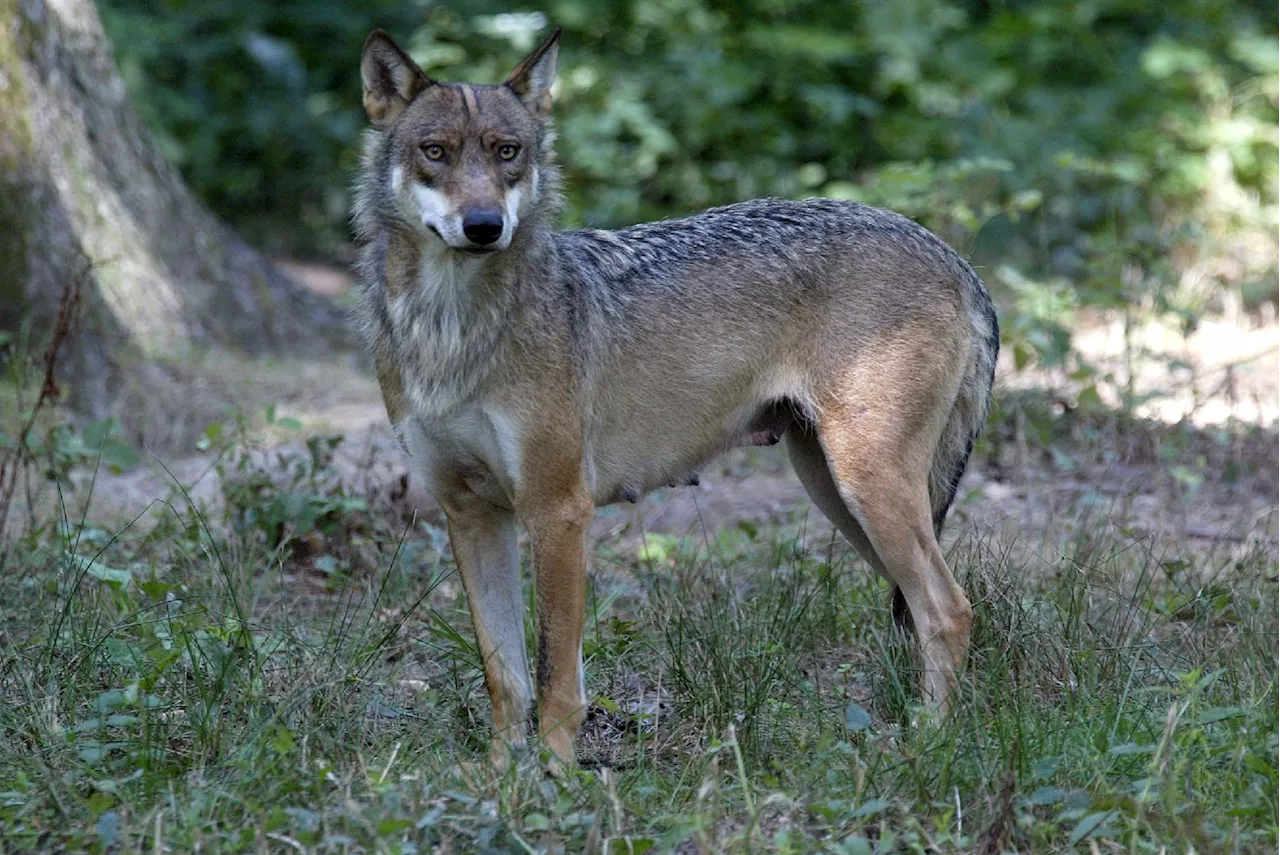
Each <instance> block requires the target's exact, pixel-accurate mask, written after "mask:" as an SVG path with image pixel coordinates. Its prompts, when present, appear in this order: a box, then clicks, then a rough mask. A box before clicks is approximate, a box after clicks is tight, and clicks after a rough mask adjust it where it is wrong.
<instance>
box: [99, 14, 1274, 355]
mask: <svg viewBox="0 0 1280 855" xmlns="http://www.w3.org/2000/svg"><path fill="white" fill-rule="evenodd" d="M103 11H104V18H105V21H106V24H107V27H108V30H109V32H110V33H111V35H112V36H113V38H114V41H115V44H116V48H117V53H118V55H119V58H120V62H121V65H122V67H123V69H124V72H125V76H126V80H127V81H128V83H129V86H130V88H131V91H132V92H133V93H134V95H135V100H136V102H137V103H138V104H139V106H140V108H141V109H142V111H143V113H144V115H145V116H146V118H147V119H148V121H149V123H150V124H151V126H152V127H153V128H154V129H155V130H156V131H157V133H158V134H159V135H160V137H161V139H162V140H163V141H164V144H165V149H166V151H167V152H168V153H169V155H170V156H171V157H172V158H173V159H174V160H175V161H176V162H177V163H178V164H179V165H180V166H181V168H182V169H183V172H184V175H185V176H186V177H187V178H188V180H189V181H190V182H191V183H192V184H193V186H194V187H195V188H196V190H197V192H198V193H200V195H201V196H202V197H203V198H205V199H206V200H207V201H208V202H209V203H210V204H211V205H213V207H214V208H215V209H216V210H217V211H218V212H219V213H221V214H222V215H224V216H225V217H227V218H228V219H229V220H230V221H232V222H233V223H235V224H236V225H237V226H239V227H240V228H242V229H245V230H247V231H248V232H250V234H251V235H252V236H253V237H255V238H257V239H259V240H262V241H264V242H268V243H271V242H274V241H277V240H279V239H283V240H285V241H286V242H289V243H294V244H297V243H298V242H301V243H303V244H310V245H313V246H315V245H324V244H327V245H333V244H334V242H335V241H338V242H340V241H341V238H342V236H343V235H344V234H345V212H346V199H347V186H348V182H349V180H350V178H351V175H352V173H353V171H354V169H355V166H356V149H357V137H358V134H359V131H360V129H361V128H362V127H364V126H365V124H366V123H365V120H364V117H363V114H362V111H361V108H360V85H359V79H358V67H357V66H358V62H357V59H358V55H359V50H360V44H361V40H362V39H363V37H364V35H365V34H366V32H367V31H368V30H369V29H370V28H371V27H372V26H375V25H379V26H384V27H386V28H388V29H389V30H391V31H392V32H393V33H394V34H395V35H396V37H397V38H398V39H399V40H400V41H401V42H402V43H404V44H405V45H406V46H407V48H408V49H409V51H410V52H411V53H412V54H413V56H414V57H415V58H416V59H417V60H419V62H420V63H421V64H422V65H423V67H424V68H425V69H426V70H427V72H428V73H430V74H433V75H437V76H439V77H441V79H445V80H452V79H474V80H483V81H497V80H500V79H501V78H502V76H503V75H505V73H506V72H507V71H508V70H509V68H510V67H511V66H512V65H513V64H514V63H515V62H516V61H517V60H518V59H519V57H520V56H521V55H522V52H523V51H526V50H528V49H529V48H530V47H531V46H532V45H533V43H534V40H535V39H536V38H537V37H538V36H539V35H540V33H541V31H542V30H543V29H544V28H545V27H546V26H547V25H548V24H550V23H554V24H558V25H561V26H563V27H564V28H565V33H566V34H565V40H564V47H563V50H562V61H561V76H560V81H559V87H558V91H557V97H558V101H559V106H558V107H557V114H558V116H559V119H560V129H561V140H562V142H561V152H562V158H561V159H562V161H563V163H564V165H565V167H566V172H567V178H568V182H567V184H568V189H569V207H568V217H567V218H568V221H569V222H570V223H574V224H577V223H586V224H591V225H596V226H617V225H623V224H627V223H631V222H635V221H638V220H643V219H651V218H658V217H666V216H672V215H678V214H683V213H688V212H690V211H693V210H696V209H699V208H702V207H705V206H709V205H714V204H719V203H726V202H730V201H735V200H739V199H743V198H747V197H754V196H761V195H781V196H797V195H813V194H821V195H829V196H837V197H847V198H855V199H861V200H864V201H867V202H871V203H874V204H878V205H883V206H887V207H890V208H894V209H897V210H899V211H901V212H903V213H905V214H907V215H909V216H912V217H915V218H917V219H919V220H921V221H922V222H924V223H925V224H926V225H928V226H930V227H932V228H934V229H936V230H938V231H939V232H941V233H942V234H943V235H944V236H945V237H947V238H948V239H949V240H951V241H952V242H953V243H954V244H955V245H956V246H957V247H958V248H960V249H961V250H962V251H965V252H971V253H972V255H973V256H974V257H975V258H976V259H977V261H978V262H979V263H980V264H984V265H985V264H989V263H999V264H1001V265H1004V267H1003V268H1002V270H1003V271H1004V272H1002V271H996V272H995V275H994V276H992V275H990V273H989V274H988V278H993V279H994V280H995V282H994V283H993V284H995V285H997V286H1002V285H1005V284H1006V283H1005V281H1004V280H1006V279H1009V280H1010V281H1009V282H1008V283H1007V285H1008V288H1009V289H1011V291H1012V292H1013V293H1012V294H1011V295H1010V296H1011V297H1012V303H1013V305H1012V308H1013V312H1012V314H1013V316H1014V317H1015V318H1016V319H1018V320H1019V321H1020V320H1022V319H1023V318H1024V316H1025V315H1027V314H1028V312H1029V310H1028V309H1027V308H1026V307H1025V306H1024V305H1023V304H1024V302H1025V301H1027V300H1028V299H1031V300H1038V299H1039V295H1040V294H1042V293H1043V294H1059V295H1062V296H1064V297H1066V298H1067V299H1066V300H1065V301H1063V302H1061V304H1060V305H1058V306H1056V307H1055V309H1054V311H1055V312H1056V313H1057V314H1053V315H1052V317H1051V320H1050V321H1049V322H1047V323H1048V326H1047V328H1046V326H1045V323H1043V322H1041V321H1039V320H1037V321H1035V322H1033V323H1031V324H1030V325H1029V326H1027V325H1022V326H1019V324H1018V323H1015V324H1014V325H1013V326H1012V327H1011V339H1012V342H1011V343H1012V344H1014V346H1015V347H1018V348H1019V349H1020V350H1021V352H1023V354H1024V355H1027V356H1030V357H1035V358H1040V359H1043V360H1045V361H1047V362H1048V363H1049V364H1053V363H1054V362H1055V361H1057V360H1059V359H1060V358H1061V354H1060V351H1061V349H1062V348H1061V346H1060V345H1061V341H1056V342H1054V341H1049V342H1048V344H1047V345H1046V342H1045V340H1044V336H1046V335H1047V336H1049V339H1051V340H1052V339H1054V338H1055V336H1056V337H1057V338H1058V339H1061V338H1062V334H1061V330H1062V329H1065V327H1066V326H1067V323H1066V322H1067V321H1068V320H1069V317H1070V314H1069V313H1070V312H1071V311H1073V310H1074V308H1075V307H1076V306H1078V305H1088V306H1091V307H1100V308H1103V309H1116V308H1120V307H1126V306H1129V305H1131V304H1133V305H1145V307H1146V308H1147V309H1149V310H1150V311H1153V312H1155V313H1157V314H1167V313H1169V312H1177V313H1181V317H1182V319H1183V320H1184V322H1185V323H1187V324H1190V323H1191V322H1192V321H1193V320H1194V317H1195V313H1196V312H1198V311H1201V310H1203V309H1204V308H1206V307H1211V306H1212V305H1213V304H1214V302H1215V301H1217V300H1220V299H1221V298H1222V293H1223V292H1222V291H1221V290H1220V289H1221V288H1222V287H1224V286H1225V287H1226V288H1228V289H1229V290H1231V291H1232V292H1237V291H1240V289H1243V292H1242V293H1245V294H1248V295H1251V299H1255V300H1256V299H1274V294H1275V253H1274V230H1275V226H1276V222H1277V219H1276V181H1277V171H1276V161H1277V157H1276V122H1277V85H1276V71H1277V59H1276V56H1277V43H1276V39H1275V35H1274V34H1275V31H1276V26H1277V24H1276V11H1275V8H1274V7H1273V6H1268V5H1264V4H1256V5H1254V4H1248V3H1243V2H1204V0H1173V2H1168V3H1162V4H1160V5H1159V7H1158V8H1157V7H1153V6H1151V5H1150V4H1146V3H1135V2H1133V0H1096V2H1091V3H1085V4H1079V3H1075V4H1064V3H1060V2H1056V0H1028V2H1017V3H1003V2H1002V3H978V2H974V0H912V1H911V2H900V3H891V4H886V3H878V2H844V3H819V2H816V0H750V2H746V3H734V4H729V3H723V2H717V0H695V2H688V3H685V2H681V3H674V2H665V0H606V2H592V3H587V2H585V0H555V2H552V3H550V4H549V5H546V6H534V7H523V8H521V9H518V10H512V9H510V8H509V6H508V5H507V4H497V3H492V2H474V3H466V4H463V3H450V2H441V3H432V4H426V3H421V2H389V1H388V0H378V2H374V3H365V4H351V5H346V4H336V3H329V2H320V0H307V2H300V3H290V4H262V3H252V2H246V0H219V2H215V3H211V4H210V3H205V4H200V5H199V6H189V5H188V4H185V3H179V2H172V1H171V2H159V0H105V2H104V10H103ZM1259 241H1260V242H1259ZM1188 271H1190V274H1188ZM1006 272H1007V274H1008V275H1006ZM1182 280H1187V281H1192V282H1197V283H1201V284H1200V285H1198V286H1197V287H1195V288H1191V289H1190V290H1188V288H1187V287H1185V286H1184V285H1182V284H1180V282H1181V281H1182ZM1206 283H1207V284H1206ZM1029 294H1030V295H1031V296H1028V295H1029ZM1063 313H1066V314H1063ZM1055 330H1057V332H1055Z"/></svg>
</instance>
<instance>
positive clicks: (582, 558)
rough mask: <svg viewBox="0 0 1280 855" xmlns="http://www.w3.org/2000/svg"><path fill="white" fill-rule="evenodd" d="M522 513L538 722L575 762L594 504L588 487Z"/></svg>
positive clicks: (555, 747)
mask: <svg viewBox="0 0 1280 855" xmlns="http://www.w3.org/2000/svg"><path fill="white" fill-rule="evenodd" d="M520 510H521V513H520V517H521V520H522V522H524V524H525V528H526V529H527V530H528V532H529V542H530V546H531V548H532V553H533V569H534V584H535V586H536V589H537V607H538V667H537V674H538V721H539V730H540V732H541V735H542V740H543V742H544V743H545V744H546V745H547V747H548V748H550V749H551V751H552V752H553V753H554V754H555V756H556V758H557V759H558V760H559V761H561V762H563V763H565V764H566V765H572V764H573V762H574V754H573V743H574V739H575V737H576V736H577V735H578V726H579V725H580V724H581V723H582V719H583V716H584V715H585V714H586V704H587V699H586V693H585V689H584V687H583V675H582V624H583V620H584V619H585V610H586V587H587V532H588V529H590V527H591V519H592V516H593V515H594V513H595V506H594V504H593V503H592V501H591V498H590V497H589V496H588V495H587V493H586V490H585V488H584V487H581V486H579V485H577V484H576V482H575V484H574V486H573V488H571V489H566V490H563V491H556V492H553V493H551V494H547V493H545V492H544V493H540V494H539V495H529V496H526V497H524V501H522V502H521V509H520Z"/></svg>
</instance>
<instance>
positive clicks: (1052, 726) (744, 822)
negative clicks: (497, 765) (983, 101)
mask: <svg viewBox="0 0 1280 855" xmlns="http://www.w3.org/2000/svg"><path fill="white" fill-rule="evenodd" d="M331 451H332V444H330V443H325V442H317V443H315V444H313V446H312V447H311V453H310V456H309V457H303V458H300V459H294V460H291V461H288V462H287V465H285V466H284V470H285V475H283V476H279V475H277V476H275V481H272V480H271V479H270V478H267V477H266V474H265V473H264V470H262V469H261V468H256V467H257V466H258V464H255V463H253V462H252V460H251V459H250V458H248V457H246V456H244V455H240V456H236V455H235V454H234V452H233V453H232V454H231V455H230V456H229V457H227V458H226V459H225V460H224V462H223V464H222V466H223V467H224V474H226V475H227V476H228V477H227V478H226V482H225V483H226V486H225V487H224V496H223V502H222V503H221V505H220V509H219V510H218V511H217V518H216V519H208V518H206V517H205V516H204V515H203V514H202V513H201V512H198V511H197V510H195V509H192V508H191V507H190V506H189V505H188V504H186V503H185V502H184V501H183V496H182V495H181V493H180V491H178V492H176V493H175V495H173V496H172V497H170V500H169V504H168V506H167V509H166V510H165V512H164V513H163V514H161V515H160V517H159V521H158V522H157V523H156V525H155V526H154V527H152V528H150V529H149V530H148V531H145V532H143V531H141V530H138V529H135V528H126V529H124V530H122V531H118V532H108V531H103V530H100V529H97V528H95V527H93V526H92V525H90V524H87V523H85V522H83V521H81V522H68V521H67V519H66V515H64V520H63V523H62V524H61V525H60V526H59V527H58V528H57V529H50V530H44V531H35V532H33V533H31V534H30V535H29V536H28V537H27V538H26V539H24V540H23V541H21V542H19V543H16V544H14V546H13V549H12V551H11V553H10V557H9V559H8V567H7V568H5V572H4V573H3V575H2V576H0V597H2V598H3V599H2V600H0V603H2V605H0V608H2V609H3V622H2V623H0V835H2V839H3V843H4V850H5V851H7V852H49V851H90V852H132V851H148V852H164V851H170V852H189V851H201V852H249V851H273V852H274V851H279V852H289V851H297V852H427V851H439V852H515V853H528V852H607V853H620V852H628V853H631V852H634V853H638V852H645V851H649V852H667V851H674V852H777V853H798V852H828V853H846V855H853V853H871V852H885V853H888V852H980V853H1000V852H1006V851H1018V852H1051V851H1052V852H1060V851H1077V852H1091V853H1092V852H1121V851H1123V852H1153V853H1154V852H1163V851H1167V852H1189V851H1195V852H1199V853H1209V852H1264V851H1268V852H1274V851H1275V848H1276V843H1277V821H1276V803H1277V732H1278V731H1277V689H1276V687H1277V658H1276V650H1277V646H1276V645H1277V631H1278V626H1277V624H1278V620H1277V597H1276V575H1277V569H1276V561H1275V557H1274V554H1273V553H1272V551H1271V550H1270V549H1263V548H1261V547H1259V548H1257V549H1254V550H1249V549H1236V550H1234V551H1233V552H1232V553H1230V554H1228V553H1227V552H1225V551H1220V552H1217V553H1209V554H1206V553H1204V552H1203V551H1201V552H1194V553H1193V552H1190V551H1185V552H1177V551H1175V552H1171V553H1168V554H1166V553H1163V552H1160V551H1158V550H1157V548H1156V547H1154V546H1153V545H1152V543H1151V542H1150V541H1147V540H1144V539H1142V538H1138V537H1134V536H1131V535H1129V534H1126V533H1125V532H1124V531H1123V530H1121V529H1119V528H1116V527H1113V526H1111V525H1109V524H1108V523H1107V521H1106V518H1105V515H1099V514H1098V513H1097V511H1096V510H1094V511H1082V512H1081V516H1079V517H1077V518H1076V519H1073V520H1072V521H1071V522H1072V523H1073V524H1072V525H1070V526H1068V525H1066V524H1065V522H1066V521H1060V522H1063V523H1064V524H1062V525H1059V526H1055V528H1054V530H1053V532H1049V533H1037V534H1036V536H1034V537H1031V536H1028V535H1027V534H1026V533H1020V534H1017V533H1015V534H998V533H989V532H968V533H965V534H963V535H962V536H961V537H960V539H959V540H958V541H957V542H956V543H955V544H953V545H952V546H951V548H950V555H949V557H950V561H951V563H952V566H953V567H954V568H955V570H956V573H957V576H958V577H959V578H960V580H961V582H962V584H963V585H964V586H965V588H966V590H967V591H968V592H969V594H970V597H971V599H972V600H973V601H974V606H975V617H976V624H975V632H974V647H973V650H974V653H973V660H972V662H971V665H970V668H969V670H968V671H967V672H966V675H965V678H964V681H963V685H962V687H961V699H960V703H959V713H958V714H957V715H956V716H955V717H953V718H952V719H950V720H947V721H945V722H942V723H931V722H929V721H928V720H927V718H925V717H922V715H921V711H920V710H919V709H918V707H917V706H916V705H917V702H918V696H917V692H916V688H915V686H916V683H917V680H916V676H915V670H916V669H917V668H918V662H917V659H916V655H915V653H914V650H913V647H912V645H911V644H908V643H904V640H903V639H902V638H901V637H899V636H898V635H897V631H896V630H894V629H892V628H891V621H890V619H889V615H888V608H887V605H888V595H887V590H886V588H885V586H884V585H883V583H881V582H879V581H878V580H876V579H875V578H873V577H872V576H871V574H869V572H868V571H867V569H866V568H865V566H864V565H862V564H861V563H860V562H858V561H857V560H856V559H854V558H853V557H852V556H851V555H850V554H849V552H848V551H847V550H846V549H844V548H843V546H842V544H841V543H840V542H826V541H820V540H819V541H815V540H813V539H812V538H809V537H807V535H809V534H810V533H809V532H808V531H806V529H805V527H804V525H803V524H802V523H797V524H795V525H791V526H781V527H779V528H777V529H776V530H770V531H757V530H756V529H754V528H752V527H750V526H746V525H743V526H738V527H730V528H726V529H724V530H722V531H716V532H712V533H711V534H709V535H706V536H704V537H702V538H698V539H672V538H667V537H659V536H651V537H649V538H647V539H646V540H645V541H644V545H643V548H641V549H640V550H638V551H637V552H635V553H634V554H628V553H620V552H617V551H613V552H608V553H605V552H602V553H601V554H600V555H598V556H597V560H596V562H595V570H594V571H593V574H592V579H591V590H590V591H589V597H588V603H589V607H590V614H589V615H588V630H587V643H586V655H587V659H588V662H587V675H588V676H587V683H588V690H589V693H592V694H594V695H595V698H594V702H593V706H592V709H591V712H590V714H589V717H588V721H587V723H586V725H585V727H584V732H583V736H582V739H581V745H580V758H581V760H582V768H581V769H579V770H577V771H575V772H573V773H571V774H570V775H568V776H567V777H565V778H564V779H551V778H546V777H544V776H543V775H542V774H540V773H538V772H537V771H535V768H534V767H532V766H526V767H524V768H522V769H519V770H517V771H514V772H511V773H509V774H507V775H505V776H501V777H499V776H497V775H496V774H495V773H494V772H493V771H492V770H491V769H490V768H489V767H488V766H487V765H486V763H485V757H486V753H487V746H488V732H487V700H486V698H485V694H484V690H483V678H482V673H481V668H480V662H479V658H478V655H477V651H476V649H475V646H474V642H473V640H472V636H471V634H470V629H469V622H468V619H467V617H466V609H465V602H464V601H463V599H462V596H461V593H460V589H459V585H458V582H457V577H456V573H455V571H454V568H453V565H452V562H451V559H450V558H449V557H448V554H447V547H446V544H445V542H444V538H443V536H442V533H441V532H440V531H439V530H438V529H436V528H435V527H433V526H431V525H429V524H427V523H423V522H420V521H410V522H408V523H406V522H405V520H404V519H403V517H401V516H399V515H397V514H396V513H394V512H393V511H392V510H391V509H390V508H389V507H386V506H384V505H383V504H380V502H379V500H378V499H377V498H376V497H372V496H369V497H362V496H352V495H349V494H348V493H347V492H346V491H345V490H344V488H343V487H342V486H341V485H339V484H335V483H333V482H332V481H330V480H328V479H327V478H326V466H327V464H328V460H329V457H328V456H327V455H328V454H329V453H330V452H331ZM281 477H283V479H284V481H283V483H280V479H281ZM273 483H274V484H276V486H274V487H273V486H272V484H273ZM1055 532H1071V533H1070V534H1057V533H1055ZM530 629H531V628H530ZM530 638H532V632H531V631H530Z"/></svg>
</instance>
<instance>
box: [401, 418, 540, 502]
mask: <svg viewBox="0 0 1280 855" xmlns="http://www.w3.org/2000/svg"><path fill="white" fill-rule="evenodd" d="M400 434H401V437H402V439H403V441H404V445H405V449H406V450H407V451H408V452H409V456H410V457H411V458H412V459H413V461H414V464H415V466H416V468H417V470H418V471H419V472H421V473H422V475H423V477H424V478H425V479H426V480H427V482H428V483H427V488H428V489H429V490H430V491H431V492H432V493H433V494H435V495H437V496H438V495H439V494H440V490H441V488H442V487H444V486H445V485H446V484H452V483H457V482H458V481H459V480H460V481H461V482H462V483H464V484H465V485H466V486H467V487H468V488H469V489H470V490H471V491H472V492H474V493H476V494H477V495H479V496H481V497H483V498H484V499H486V500H487V501H489V502H492V503H493V504H495V505H498V506H499V507H508V508H509V507H512V505H513V502H514V496H515V493H516V490H517V489H518V488H519V484H520V464H521V443H520V428H519V425H518V423H517V422H516V420H515V419H514V418H513V416H512V415H511V414H510V413H509V412H508V411H506V410H505V409H504V408H502V407H499V406H496V405H493V404H488V403H477V404H475V405H469V406H465V407H462V408H460V409H458V410H455V411H454V412H452V413H448V414H446V415H439V414H427V413H415V412H413V410H412V409H411V410H410V413H409V415H408V416H407V417H406V418H405V419H404V421H403V422H402V423H401V425H400Z"/></svg>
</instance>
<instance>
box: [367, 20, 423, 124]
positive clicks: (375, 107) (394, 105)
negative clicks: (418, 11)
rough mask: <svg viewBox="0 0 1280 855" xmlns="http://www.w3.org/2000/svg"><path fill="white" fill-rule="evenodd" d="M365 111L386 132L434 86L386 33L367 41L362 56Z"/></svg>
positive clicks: (373, 36) (376, 33)
mask: <svg viewBox="0 0 1280 855" xmlns="http://www.w3.org/2000/svg"><path fill="white" fill-rule="evenodd" d="M360 81H361V83H362V84H363V86H364V110H365V112H366V113H368V114H369V120H370V121H372V122H373V126H374V127H375V128H379V129H381V128H386V127H387V126H388V125H390V124H391V123H392V122H394V121H395V118H396V116H399V115H400V114H401V113H402V112H404V108H405V107H408V106H409V104H410V103H411V102H412V101H413V99H414V98H417V97H418V93H420V92H422V90H424V89H426V88H427V87H428V86H430V85H431V79H430V78H429V77H427V75H425V74H423V73H422V69H421V68H418V64H417V63H416V62H414V61H413V60H412V59H410V58H409V55H408V54H407V53H405V52H404V51H403V50H401V49H400V46H399V45H398V44H396V43H395V42H394V41H392V39H391V36H389V35H387V34H386V33H385V32H383V31H382V30H374V31H373V32H372V33H370V34H369V38H367V39H365V42H364V52H363V53H362V54H361V55H360Z"/></svg>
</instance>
